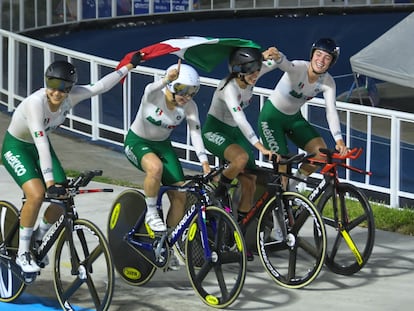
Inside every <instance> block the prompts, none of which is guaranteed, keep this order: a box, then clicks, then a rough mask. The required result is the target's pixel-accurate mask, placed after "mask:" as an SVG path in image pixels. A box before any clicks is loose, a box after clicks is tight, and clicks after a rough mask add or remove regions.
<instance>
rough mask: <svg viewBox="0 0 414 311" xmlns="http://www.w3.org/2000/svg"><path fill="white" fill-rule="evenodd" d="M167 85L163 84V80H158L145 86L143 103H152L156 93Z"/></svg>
mask: <svg viewBox="0 0 414 311" xmlns="http://www.w3.org/2000/svg"><path fill="white" fill-rule="evenodd" d="M166 85H167V84H166V83H165V82H164V79H158V80H157V81H154V82H152V83H149V84H147V86H146V87H145V90H144V95H143V96H144V98H143V100H142V102H143V103H148V102H154V101H155V98H156V96H157V95H158V91H159V90H162V89H163V88H164V87H165V86H166Z"/></svg>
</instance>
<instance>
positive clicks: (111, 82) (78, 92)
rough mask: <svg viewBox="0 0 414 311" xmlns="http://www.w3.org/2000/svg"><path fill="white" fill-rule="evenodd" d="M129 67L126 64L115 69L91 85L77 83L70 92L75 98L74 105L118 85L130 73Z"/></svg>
mask: <svg viewBox="0 0 414 311" xmlns="http://www.w3.org/2000/svg"><path fill="white" fill-rule="evenodd" d="M128 72H129V71H128V68H127V67H126V66H124V67H122V68H120V69H118V70H115V71H113V72H111V73H109V74H107V75H106V76H104V77H103V78H102V79H100V80H99V81H97V82H95V83H91V84H89V85H75V87H74V88H73V91H72V92H71V93H70V94H71V96H72V99H73V105H76V104H77V103H79V102H81V101H82V100H85V99H87V98H91V97H92V96H94V95H99V94H102V93H105V92H107V91H109V90H110V89H112V88H113V87H114V86H115V85H117V84H118V83H119V82H120V81H121V79H122V78H124V77H125V76H126V75H127V74H128Z"/></svg>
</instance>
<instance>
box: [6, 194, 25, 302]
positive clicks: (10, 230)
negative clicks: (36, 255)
mask: <svg viewBox="0 0 414 311" xmlns="http://www.w3.org/2000/svg"><path fill="white" fill-rule="evenodd" d="M0 215H1V217H0V219H1V221H2V222H3V223H1V224H0V228H2V229H4V231H0V245H1V247H0V254H1V256H2V257H1V258H0V280H1V284H0V287H1V290H0V301H1V302H11V301H14V300H16V299H17V298H19V296H20V295H21V294H22V293H23V291H24V289H25V288H26V284H25V283H24V281H23V279H22V278H21V277H18V276H17V275H16V274H15V273H16V272H13V269H12V265H14V260H15V258H16V253H17V249H18V247H19V231H18V230H19V212H18V210H17V208H16V207H15V206H14V205H13V204H11V203H9V202H7V201H0ZM11 235H13V236H11ZM5 241H8V242H6V244H4V243H5ZM3 255H4V256H5V257H3ZM6 257H10V258H11V259H12V260H13V262H10V260H8V259H6ZM3 289H4V290H3Z"/></svg>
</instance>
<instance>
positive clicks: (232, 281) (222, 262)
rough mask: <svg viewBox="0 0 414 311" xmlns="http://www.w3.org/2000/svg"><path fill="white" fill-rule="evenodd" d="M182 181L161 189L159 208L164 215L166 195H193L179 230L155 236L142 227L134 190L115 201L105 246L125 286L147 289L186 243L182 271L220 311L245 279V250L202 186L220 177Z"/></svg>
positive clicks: (140, 200) (141, 206)
mask: <svg viewBox="0 0 414 311" xmlns="http://www.w3.org/2000/svg"><path fill="white" fill-rule="evenodd" d="M219 172H220V170H217V169H213V170H212V171H211V172H210V173H209V174H207V175H206V176H203V175H195V176H190V177H189V176H186V183H185V184H184V185H183V186H169V185H163V186H161V188H160V190H159V193H158V198H157V207H158V210H159V212H160V216H161V217H162V219H163V216H162V198H163V195H164V194H165V193H166V192H167V191H170V190H173V191H182V192H186V193H191V194H192V195H193V196H195V197H196V198H197V200H196V202H195V203H194V204H193V205H192V206H191V207H190V208H189V209H188V210H187V211H186V212H185V214H184V216H183V218H182V219H181V220H180V222H179V223H178V225H177V226H176V227H174V228H171V229H170V230H168V231H167V232H164V233H159V232H153V231H152V230H151V228H150V227H149V226H147V225H146V224H145V221H144V219H145V213H146V209H147V207H146V203H145V199H144V195H143V194H142V193H141V192H140V191H138V190H136V189H127V190H125V191H123V192H122V193H121V194H120V195H119V196H118V197H117V198H116V199H115V201H114V202H113V205H112V209H111V212H110V216H109V219H108V241H109V246H110V248H111V251H112V254H113V258H114V265H115V269H116V270H117V272H118V273H119V275H120V276H121V278H122V279H123V280H124V281H125V282H126V283H128V284H130V285H133V286H140V285H144V284H146V283H147V282H148V281H149V280H150V279H151V278H152V276H153V275H154V273H155V271H156V270H157V269H163V270H164V271H166V270H167V269H168V268H167V267H168V262H169V259H170V254H171V253H170V251H171V248H172V247H173V246H174V244H175V243H176V242H177V241H178V239H180V238H182V236H183V235H184V236H185V237H186V238H185V254H186V260H185V261H186V269H187V273H188V276H189V278H190V281H191V285H192V287H193V288H194V291H195V292H196V293H197V295H198V296H199V297H200V298H201V300H202V301H203V302H204V303H205V304H207V305H209V306H211V307H215V308H224V307H227V306H229V305H230V304H231V303H233V302H234V301H235V300H236V299H237V297H238V296H239V294H240V292H241V290H242V288H243V285H244V281H245V277H246V262H247V259H246V248H245V243H244V239H243V237H242V233H241V231H240V228H239V226H238V224H237V222H236V221H234V219H233V217H231V215H229V214H228V213H226V212H225V211H224V210H223V209H221V208H220V207H216V206H212V205H210V198H209V196H208V191H206V189H205V185H206V184H208V183H209V182H210V181H211V180H212V178H213V177H214V176H215V175H216V174H218V173H219Z"/></svg>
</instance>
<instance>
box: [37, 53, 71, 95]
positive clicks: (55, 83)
mask: <svg viewBox="0 0 414 311" xmlns="http://www.w3.org/2000/svg"><path fill="white" fill-rule="evenodd" d="M77 81H78V74H77V72H76V68H75V66H73V65H72V64H71V63H68V62H66V61H63V60H58V61H55V62H53V63H51V64H50V65H49V67H47V69H46V72H45V83H46V87H47V88H49V89H55V90H59V91H61V92H65V93H69V92H70V90H71V89H72V87H73V85H74V84H75V83H76V82H77Z"/></svg>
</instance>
